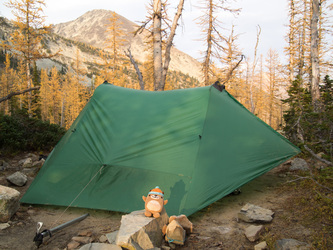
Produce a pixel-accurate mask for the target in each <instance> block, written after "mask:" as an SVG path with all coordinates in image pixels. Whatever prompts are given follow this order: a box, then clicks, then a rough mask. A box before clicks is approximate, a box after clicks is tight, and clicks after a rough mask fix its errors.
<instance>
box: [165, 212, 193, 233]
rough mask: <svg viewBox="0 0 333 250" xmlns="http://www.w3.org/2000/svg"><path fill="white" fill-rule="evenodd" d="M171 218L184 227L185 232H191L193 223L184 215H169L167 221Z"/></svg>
mask: <svg viewBox="0 0 333 250" xmlns="http://www.w3.org/2000/svg"><path fill="white" fill-rule="evenodd" d="M173 220H176V221H177V222H178V223H179V224H180V225H181V226H182V227H183V228H184V229H185V231H186V233H187V234H190V233H192V232H193V224H192V222H190V220H189V219H188V218H187V217H186V215H184V214H181V215H179V216H170V218H169V223H171V221H173Z"/></svg>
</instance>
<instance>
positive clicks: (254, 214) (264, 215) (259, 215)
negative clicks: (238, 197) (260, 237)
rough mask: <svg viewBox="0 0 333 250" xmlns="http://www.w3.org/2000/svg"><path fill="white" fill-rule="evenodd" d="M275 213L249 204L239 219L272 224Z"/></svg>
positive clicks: (239, 215) (241, 212)
mask: <svg viewBox="0 0 333 250" xmlns="http://www.w3.org/2000/svg"><path fill="white" fill-rule="evenodd" d="M273 215H274V212H272V211H271V210H269V209H266V208H262V207H259V206H255V205H253V204H250V203H247V204H246V205H245V206H244V207H243V208H242V209H241V210H240V212H239V213H238V219H240V220H242V221H245V222H265V223H267V222H271V221H272V220H273V217H272V216H273Z"/></svg>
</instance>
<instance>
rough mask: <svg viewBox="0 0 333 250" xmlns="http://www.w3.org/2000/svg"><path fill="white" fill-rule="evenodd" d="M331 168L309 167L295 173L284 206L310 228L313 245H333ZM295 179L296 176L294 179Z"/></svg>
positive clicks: (332, 169) (328, 247)
mask: <svg viewBox="0 0 333 250" xmlns="http://www.w3.org/2000/svg"><path fill="white" fill-rule="evenodd" d="M332 177H333V168H332V167H326V168H325V169H323V170H316V169H313V170H312V171H310V172H308V173H302V174H301V175H298V176H296V177H295V181H293V182H292V183H291V185H290V186H289V188H291V189H292V191H293V195H292V196H291V198H290V200H289V204H290V205H289V206H288V209H290V210H291V212H292V214H297V216H298V217H299V218H300V223H301V224H302V225H303V226H304V227H306V228H309V229H310V230H311V232H312V234H311V235H312V237H311V243H312V246H313V247H314V248H315V249H333V192H332V190H333V181H332V180H333V178H332ZM296 179H297V180H296Z"/></svg>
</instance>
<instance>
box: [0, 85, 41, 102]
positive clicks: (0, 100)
mask: <svg viewBox="0 0 333 250" xmlns="http://www.w3.org/2000/svg"><path fill="white" fill-rule="evenodd" d="M38 89H40V86H37V87H33V88H28V89H24V90H21V91H18V92H12V93H10V94H9V95H7V96H5V97H2V98H0V103H1V102H4V101H7V100H9V99H10V98H12V97H13V96H15V95H22V94H24V93H26V92H30V91H34V90H38Z"/></svg>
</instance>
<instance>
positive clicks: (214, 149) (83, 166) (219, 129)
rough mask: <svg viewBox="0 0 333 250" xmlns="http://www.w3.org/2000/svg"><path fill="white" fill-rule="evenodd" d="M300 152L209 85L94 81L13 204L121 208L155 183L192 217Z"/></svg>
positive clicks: (129, 207) (172, 210)
mask: <svg viewBox="0 0 333 250" xmlns="http://www.w3.org/2000/svg"><path fill="white" fill-rule="evenodd" d="M299 152H300V150H299V149H298V148H297V147H295V146H294V145H292V144H291V143H290V142H289V141H288V140H287V139H285V138H284V137H283V136H282V135H280V134H279V133H277V132H276V131H274V130H273V129H272V128H271V127H269V126H268V125H267V124H266V123H264V122H263V121H261V120H260V119H259V118H257V117H256V116H254V115H253V114H252V113H250V112H249V111H248V110H247V109H246V108H245V107H244V106H243V105H241V104H240V103H239V102H238V101H237V100H235V99H234V98H233V97H232V96H231V95H230V94H229V93H228V92H227V91H226V90H223V91H219V90H218V89H216V88H215V87H214V85H212V86H206V87H200V88H193V89H182V90H171V91H162V92H150V91H142V90H133V89H126V88H122V87H117V86H114V85H111V84H107V83H106V84H102V85H101V86H99V87H98V88H97V89H96V90H95V93H94V95H93V96H92V98H91V99H90V101H89V103H88V104H87V105H86V107H85V108H84V109H83V110H82V112H81V113H80V115H79V116H78V117H77V119H76V120H75V122H74V123H73V124H72V126H71V128H70V129H69V130H68V131H67V133H66V134H65V135H64V137H63V138H62V139H61V140H60V141H59V143H58V144H57V145H56V147H55V148H54V150H53V151H52V152H51V154H50V155H49V157H48V159H47V160H46V162H45V164H44V166H43V167H42V168H41V170H40V172H39V174H38V175H37V177H36V178H35V180H34V181H33V183H32V184H31V186H30V187H29V189H28V191H27V192H26V194H25V195H24V196H23V198H22V199H21V202H24V203H32V204H52V205H60V206H68V205H70V204H71V205H72V206H77V207H84V208H94V209H104V210H111V211H120V212H131V211H134V210H140V209H143V208H144V202H143V201H142V198H141V197H142V195H145V196H146V195H147V193H148V192H149V190H150V189H152V188H154V187H155V186H159V187H160V188H161V189H162V190H163V191H164V193H165V199H168V200H169V202H168V204H167V205H166V210H167V212H168V214H185V215H191V214H193V213H194V212H196V211H198V210H200V209H202V208H204V207H206V206H208V205H209V204H211V203H213V202H214V201H216V200H219V199H221V198H222V197H224V196H225V195H227V194H229V193H231V192H232V191H233V190H235V189H237V188H239V187H240V186H242V185H244V184H245V183H247V182H249V181H251V180H252V179H254V178H256V177H258V176H260V175H262V174H264V173H265V172H267V171H269V170H271V169H272V168H274V167H276V166H278V165H279V164H281V163H283V162H284V161H286V160H288V159H289V158H291V157H293V156H294V155H296V154H298V153H299Z"/></svg>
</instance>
